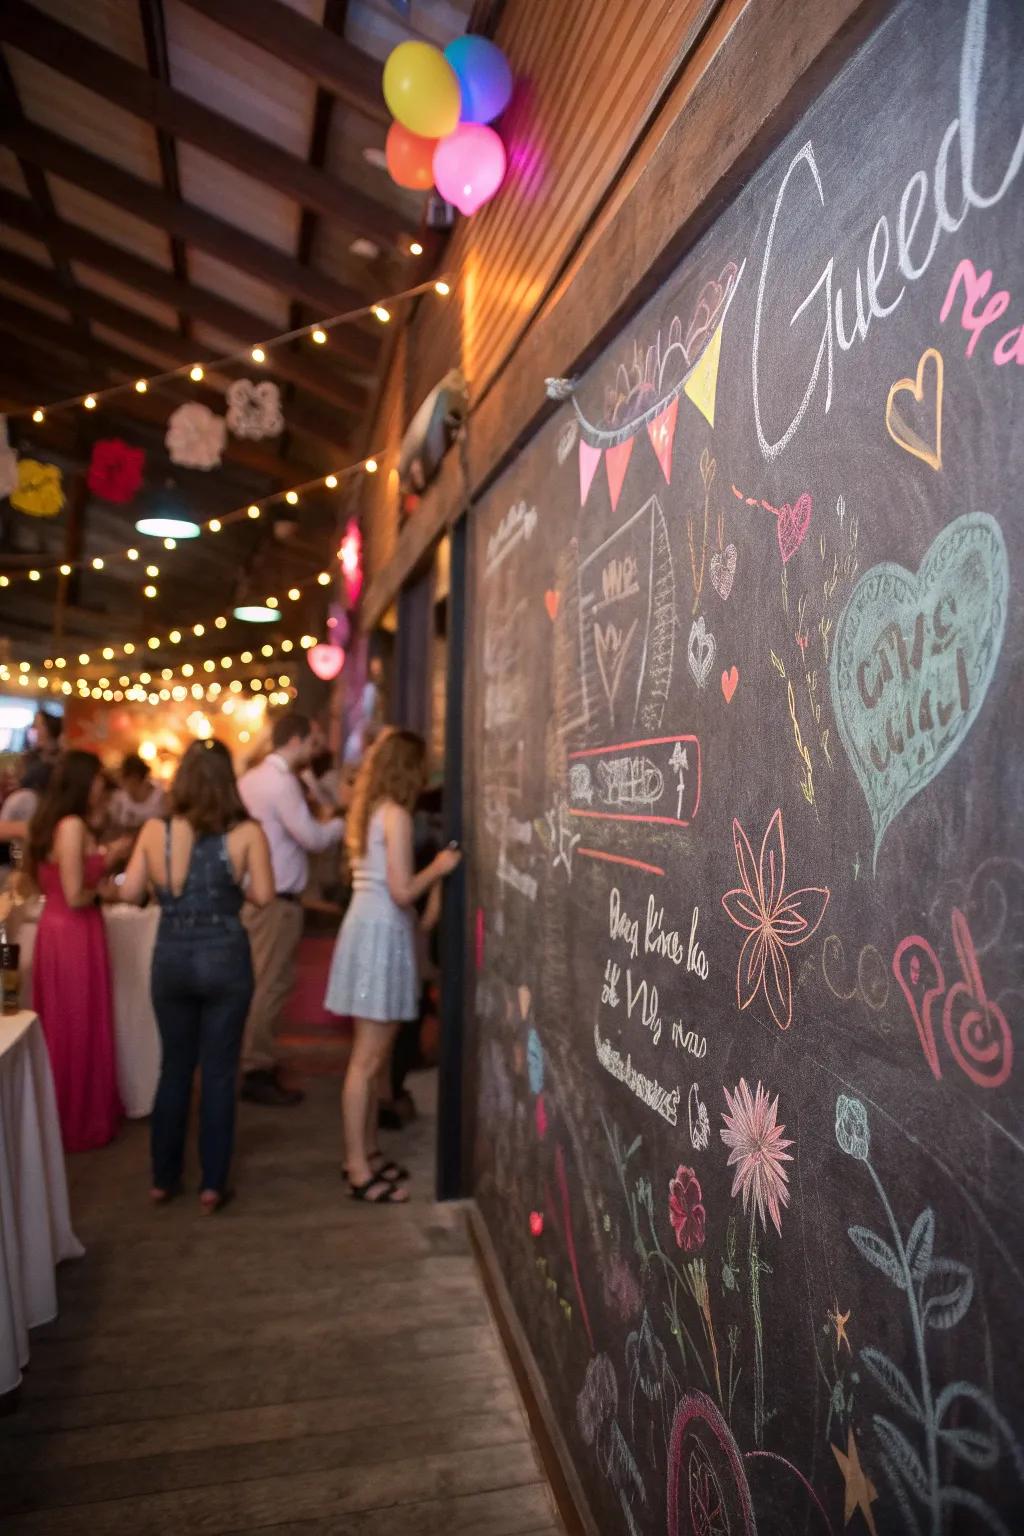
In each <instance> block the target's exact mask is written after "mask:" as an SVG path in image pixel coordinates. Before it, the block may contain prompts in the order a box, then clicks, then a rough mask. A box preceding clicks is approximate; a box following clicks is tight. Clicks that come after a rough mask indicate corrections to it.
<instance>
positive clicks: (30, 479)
mask: <svg viewBox="0 0 1024 1536" xmlns="http://www.w3.org/2000/svg"><path fill="white" fill-rule="evenodd" d="M11 506H12V507H17V509H18V511H19V512H27V513H28V515H29V517H56V516H57V513H58V512H60V511H61V510H62V509H63V506H64V487H63V485H62V483H61V473H60V470H59V469H58V468H57V466H56V464H41V463H40V462H39V460H38V459H19V460H18V487H17V490H14V491H12V492H11Z"/></svg>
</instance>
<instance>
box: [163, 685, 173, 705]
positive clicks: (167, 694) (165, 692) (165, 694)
mask: <svg viewBox="0 0 1024 1536" xmlns="http://www.w3.org/2000/svg"><path fill="white" fill-rule="evenodd" d="M170 696H171V690H170V689H169V688H161V689H160V697H161V699H162V700H163V702H164V703H165V704H166V703H167V700H168V699H169V698H170Z"/></svg>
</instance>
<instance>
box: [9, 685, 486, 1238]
mask: <svg viewBox="0 0 1024 1536" xmlns="http://www.w3.org/2000/svg"><path fill="white" fill-rule="evenodd" d="M324 745H325V744H324V738H323V735H322V733H321V731H320V729H319V727H318V725H317V724H316V722H315V721H311V720H310V719H308V718H307V717H305V716H303V715H300V714H296V713H289V714H286V715H283V716H281V717H280V718H278V719H277V720H276V721H275V722H274V724H273V727H272V731H271V736H270V740H269V742H268V746H269V751H267V753H266V755H264V756H263V757H262V760H261V761H258V762H255V763H251V764H250V766H248V768H247V769H246V771H245V772H243V773H242V775H241V777H240V778H236V774H235V768H234V764H233V762H232V758H231V754H230V753H229V751H228V749H227V748H226V747H225V746H224V745H222V744H221V743H220V742H218V741H216V740H214V739H208V740H202V741H195V742H193V743H192V745H191V746H190V747H189V748H188V750H187V751H186V752H185V754H184V756H183V757H182V759H181V762H180V764H179V765H178V768H177V772H176V774H175V776H174V779H173V782H172V783H171V785H170V788H169V791H168V792H167V793H166V794H165V793H164V791H163V790H162V789H161V788H160V786H159V785H157V784H155V783H154V781H153V779H152V778H151V776H150V773H149V769H148V767H147V765H146V764H145V762H143V761H142V759H141V758H139V757H138V756H135V755H132V756H130V757H128V758H126V759H125V761H124V763H123V764H122V766H121V770H120V773H119V775H118V782H117V783H116V785H115V784H114V783H112V781H111V779H110V778H109V777H108V775H107V774H106V773H105V771H104V769H103V766H102V764H101V762H100V760H99V758H98V757H97V756H95V754H93V753H91V752H85V751H78V750H73V751H63V750H61V741H60V731H59V721H58V722H57V728H55V727H54V724H53V717H51V716H49V715H46V716H43V717H42V720H41V721H37V727H36V730H35V745H34V747H33V750H32V751H31V752H30V753H29V754H28V755H27V756H26V758H25V761H24V764H23V772H22V775H21V781H20V784H19V786H18V788H17V789H16V790H15V791H14V792H13V793H12V794H11V795H9V796H8V797H7V799H6V800H5V802H4V804H3V806H2V808H0V839H4V838H6V839H8V840H9V841H10V843H11V849H10V852H9V855H8V858H9V860H10V862H11V864H12V865H13V866H14V868H15V870H16V879H17V880H18V881H19V882H21V883H24V882H31V883H32V884H33V885H34V888H35V890H36V891H37V892H38V893H40V894H41V895H42V897H43V898H44V902H43V907H42V914H41V916H40V919H39V925H38V932H37V936H36V943H35V955H34V961H33V1006H34V1008H35V1010H36V1012H37V1013H38V1014H39V1017H40V1021H41V1024H42V1028H43V1033H44V1035H45V1037H46V1042H47V1047H48V1050H49V1055H50V1061H51V1065H52V1069H53V1077H54V1084H55V1088H56V1096H57V1104H58V1109H59V1113H60V1120H61V1130H62V1135H63V1139H64V1145H65V1148H66V1149H67V1150H68V1151H69V1152H75V1151H81V1150H87V1149H90V1148H95V1147H100V1146H103V1145H105V1144H106V1143H107V1142H109V1141H110V1140H111V1139H112V1137H113V1136H114V1135H115V1134H116V1132H117V1129H118V1126H119V1124H120V1121H121V1118H122V1109H121V1104H120V1101H119V1097H118V1089H117V1071H116V1060H115V1051H114V1029H113V998H112V989H111V975H110V963H109V957H108V954H107V942H106V930H105V925H104V922H103V915H102V906H103V904H104V903H105V902H128V903H135V904H141V903H143V902H146V901H154V902H156V903H158V904H159V908H160V917H159V924H158V928H157V937H156V943H155V948H154V952H153V962H152V974H151V996H152V1002H153V1010H154V1013H155V1016H156V1021H157V1027H158V1030H159V1034H160V1044H161V1066H160V1075H159V1081H158V1086H157V1091H156V1098H155V1102H154V1105H153V1111H152V1116H151V1123H150V1147H151V1187H150V1198H151V1199H152V1201H153V1202H154V1204H156V1205H163V1204H165V1203H166V1202H167V1201H169V1200H171V1199H172V1198H174V1196H176V1195H177V1194H179V1193H180V1191H181V1189H182V1183H183V1176H184V1166H185V1158H186V1140H187V1132H188V1124H189V1118H190V1111H191V1105H192V1099H193V1089H194V1082H195V1078H196V1074H197V1072H198V1076H199V1163H200V1194H199V1200H200V1207H201V1209H202V1211H203V1212H204V1213H207V1214H212V1213H213V1212H215V1211H217V1210H219V1209H220V1208H221V1207H222V1206H223V1205H224V1203H225V1202H226V1201H227V1200H228V1199H229V1198H230V1197H231V1194H232V1192H233V1191H232V1185H231V1164H232V1153H233V1148H234V1135H235V1115H236V1104H237V1100H238V1098H239V1096H241V1097H242V1098H243V1099H245V1100H247V1101H249V1102H252V1103H255V1104H261V1105H272V1106H279V1107H295V1106H297V1105H298V1104H300V1103H301V1101H302V1098H303V1094H302V1093H301V1092H300V1091H299V1090H298V1089H297V1088H295V1087H293V1086H291V1085H290V1084H288V1083H287V1082H286V1081H285V1079H284V1077H283V1076H282V1072H281V1067H280V1062H279V1059H278V1052H277V1044H276V1037H277V1033H278V1030H279V1027H280V1024H281V1021H282V1017H283V1013H284V1009H285V1006H286V1004H287V1001H288V998H289V995H290V993H291V991H292V988H293V985H294V981H295V970H296V956H297V952H298V948H299V944H300V941H301V938H302V934H303V919H304V908H303V893H304V892H305V891H306V889H307V883H308V879H309V861H310V858H311V856H316V855H320V854H323V853H325V851H327V850H333V852H334V854H335V855H336V856H338V858H339V859H340V858H341V857H342V855H343V854H344V856H345V863H346V867H347V871H348V874H349V877H350V880H351V888H352V894H351V899H350V901H349V903H348V906H347V910H346V911H345V915H344V919H343V921H342V924H341V928H340V931H339V933H338V936H337V941H336V944H335V948H334V954H333V958H332V962H331V967H330V975H329V979H328V984H327V992H326V997H325V1000H324V1001H325V1007H326V1008H327V1009H328V1010H329V1011H330V1012H331V1013H334V1014H337V1015H339V1016H342V1017H346V1018H350V1019H351V1020H352V1031H353V1035H352V1047H351V1052H350V1055H349V1060H348V1065H347V1070H346V1073H345V1078H344V1084H343V1088H342V1096H341V1098H342V1121H343V1137H344V1163H343V1174H344V1177H345V1179H346V1180H347V1184H348V1188H349V1191H350V1193H351V1195H352V1197H353V1198H355V1199H357V1200H360V1201H363V1202H366V1203H369V1204H375V1205H378V1204H379V1205H384V1204H396V1203H400V1202H402V1201H404V1200H406V1199H407V1198H408V1190H407V1184H406V1180H407V1178H408V1175H407V1172H406V1170H405V1169H404V1168H402V1167H401V1166H400V1165H399V1164H398V1163H397V1162H394V1161H391V1160H390V1159H387V1158H385V1156H384V1154H383V1153H382V1152H381V1150H380V1148H379V1145H378V1124H379V1112H378V1097H379V1093H378V1085H379V1084H380V1083H381V1082H382V1081H386V1079H387V1075H388V1071H389V1064H390V1062H391V1060H392V1056H393V1053H394V1049H395V1043H396V1039H397V1037H398V1035H399V1031H400V1030H401V1029H402V1028H403V1026H404V1027H405V1028H406V1029H408V1028H409V1026H410V1024H414V1023H415V1021H417V1020H418V1019H419V1016H420V1003H421V985H420V971H419V965H418V958H417V957H418V948H419V946H418V933H419V932H420V931H427V930H429V929H430V928H431V927H433V925H434V924H435V923H436V921H437V917H438V915H439V907H440V891H441V882H442V881H443V880H444V878H445V876H446V875H448V874H450V873H451V872H452V870H453V869H455V867H456V866H457V864H458V862H459V853H458V850H457V849H455V848H454V847H447V848H441V849H438V850H437V851H434V852H433V856H432V857H431V858H430V859H429V860H427V861H426V862H425V863H423V867H422V868H420V869H419V870H417V868H416V850H415V841H414V821H413V817H414V813H415V811H416V807H417V804H418V802H420V799H421V796H422V795H423V792H424V790H425V787H426V779H427V754H426V747H425V744H424V742H423V740H422V738H421V737H420V736H417V735H416V734H415V733H413V732H411V731H404V730H395V729H383V730H380V731H379V733H378V734H377V735H376V738H375V739H374V740H373V742H372V744H371V745H369V746H368V747H367V749H366V750H365V752H364V755H363V757H362V760H361V762H360V763H359V765H358V768H356V769H355V770H354V774H346V773H341V774H339V773H336V772H335V771H334V770H333V767H332V762H331V759H330V756H329V754H325V751H324ZM349 755H350V754H349V753H348V752H347V753H346V756H349ZM314 770H316V771H314ZM421 862H423V861H422V860H421Z"/></svg>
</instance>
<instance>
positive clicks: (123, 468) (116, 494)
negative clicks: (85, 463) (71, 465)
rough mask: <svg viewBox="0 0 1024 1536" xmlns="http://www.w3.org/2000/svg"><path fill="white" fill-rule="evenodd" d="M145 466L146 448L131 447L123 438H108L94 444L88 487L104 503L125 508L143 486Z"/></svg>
mask: <svg viewBox="0 0 1024 1536" xmlns="http://www.w3.org/2000/svg"><path fill="white" fill-rule="evenodd" d="M145 464H146V454H145V450H144V449H142V448H130V447H129V445H128V444H127V443H125V442H122V440H121V438H119V437H108V438H104V439H103V440H102V441H100V442H97V443H94V444H93V448H92V457H91V458H90V460H89V473H88V476H87V477H86V479H87V484H88V486H89V489H90V491H91V492H92V494H93V495H94V496H99V497H100V499H101V500H102V501H110V502H113V504H114V505H115V506H118V507H120V506H124V505H125V503H126V502H129V501H131V499H132V497H133V496H134V495H135V494H136V492H137V491H138V490H139V487H140V486H141V485H142V472H143V469H144V468H145Z"/></svg>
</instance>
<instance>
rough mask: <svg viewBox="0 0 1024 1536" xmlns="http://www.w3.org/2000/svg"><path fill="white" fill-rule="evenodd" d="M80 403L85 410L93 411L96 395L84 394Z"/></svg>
mask: <svg viewBox="0 0 1024 1536" xmlns="http://www.w3.org/2000/svg"><path fill="white" fill-rule="evenodd" d="M82 404H83V405H84V406H85V408H86V410H87V411H94V410H95V409H96V396H95V395H86V397H85V399H84V400H83V401H82Z"/></svg>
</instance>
